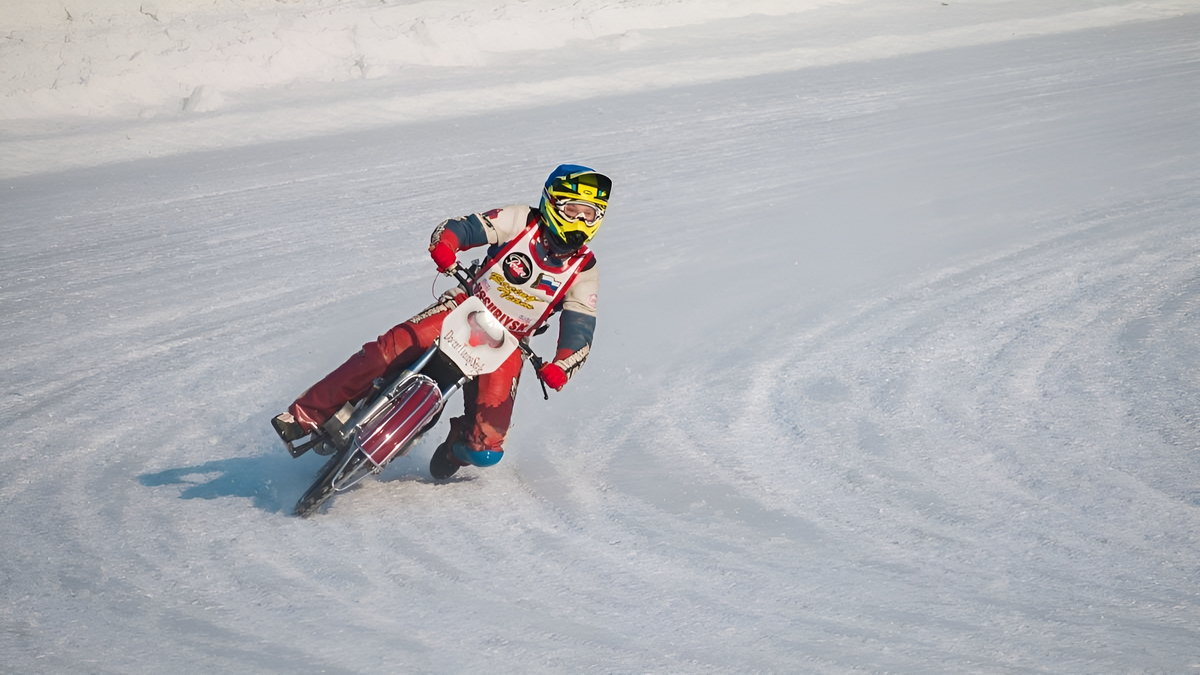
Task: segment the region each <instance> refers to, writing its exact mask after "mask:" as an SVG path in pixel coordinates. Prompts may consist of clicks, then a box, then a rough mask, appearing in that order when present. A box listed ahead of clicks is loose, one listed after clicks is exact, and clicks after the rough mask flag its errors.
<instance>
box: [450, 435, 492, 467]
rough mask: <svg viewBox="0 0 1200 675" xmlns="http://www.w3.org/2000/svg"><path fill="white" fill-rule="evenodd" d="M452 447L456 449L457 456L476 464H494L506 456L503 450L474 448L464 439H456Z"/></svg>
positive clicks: (455, 454) (468, 462)
mask: <svg viewBox="0 0 1200 675" xmlns="http://www.w3.org/2000/svg"><path fill="white" fill-rule="evenodd" d="M451 447H452V448H453V450H454V456H455V457H457V458H459V459H460V460H461V461H464V462H466V463H467V464H474V465H475V466H494V465H495V464H496V462H499V461H500V459H501V458H502V457H504V451H503V450H472V449H470V448H468V447H467V444H466V443H463V442H462V441H455V443H454V445H453V446H451Z"/></svg>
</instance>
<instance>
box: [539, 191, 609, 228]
mask: <svg viewBox="0 0 1200 675" xmlns="http://www.w3.org/2000/svg"><path fill="white" fill-rule="evenodd" d="M550 203H551V204H553V205H554V211H555V212H556V213H558V215H559V216H560V217H561V218H562V219H563V221H564V222H568V223H570V222H573V221H576V220H578V221H580V222H583V223H587V224H588V225H595V224H596V223H597V222H599V221H600V219H601V218H603V217H604V209H602V208H600V206H598V205H596V204H594V203H593V202H588V201H584V200H582V199H556V198H554V197H551V198H550Z"/></svg>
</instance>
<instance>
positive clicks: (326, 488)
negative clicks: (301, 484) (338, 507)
mask: <svg viewBox="0 0 1200 675" xmlns="http://www.w3.org/2000/svg"><path fill="white" fill-rule="evenodd" d="M374 469H375V465H374V464H372V463H371V462H370V461H368V460H367V456H366V455H364V454H363V452H362V450H359V449H357V448H355V447H354V445H353V444H352V445H351V446H350V447H348V448H345V449H342V450H339V451H338V452H336V453H334V455H333V456H332V457H330V458H329V461H328V462H326V463H325V466H323V467H322V468H321V472H320V473H319V474H317V480H316V481H314V482H313V484H312V487H310V488H308V491H307V492H305V493H304V496H303V497H301V498H300V501H298V502H296V509H295V514H296V515H297V516H300V517H301V518H307V517H308V516H311V515H312V514H314V513H316V512H317V510H318V509H320V508H321V505H322V504H324V503H325V502H326V501H328V500H329V498H330V497H332V496H333V495H334V494H335V493H337V492H340V491H342V490H346V489H348V488H350V487H351V486H353V485H354V484H355V483H357V482H359V481H360V480H362V479H363V478H366V477H367V474H369V473H371V471H373V470H374Z"/></svg>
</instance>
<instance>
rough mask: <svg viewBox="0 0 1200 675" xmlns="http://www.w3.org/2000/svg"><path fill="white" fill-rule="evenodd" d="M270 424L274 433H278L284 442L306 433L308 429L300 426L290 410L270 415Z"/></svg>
mask: <svg viewBox="0 0 1200 675" xmlns="http://www.w3.org/2000/svg"><path fill="white" fill-rule="evenodd" d="M271 426H273V427H275V433H277V434H279V438H281V439H283V442H284V443H291V442H292V441H295V440H299V439H301V438H304V437H305V436H307V435H308V431H307V430H306V429H305V428H304V427H302V426H300V423H299V422H297V421H296V418H295V417H292V414H291V413H290V412H282V413H279V414H278V415H276V416H275V417H272V418H271Z"/></svg>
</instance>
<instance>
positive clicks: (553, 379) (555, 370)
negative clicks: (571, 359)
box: [538, 363, 567, 391]
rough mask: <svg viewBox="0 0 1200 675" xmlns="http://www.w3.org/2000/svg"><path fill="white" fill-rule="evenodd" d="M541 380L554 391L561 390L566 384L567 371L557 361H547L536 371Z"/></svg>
mask: <svg viewBox="0 0 1200 675" xmlns="http://www.w3.org/2000/svg"><path fill="white" fill-rule="evenodd" d="M538 375H540V376H541V378H542V382H545V383H546V386H548V387H551V388H553V389H554V391H562V388H563V387H565V386H566V385H567V373H566V372H565V371H564V370H563V369H562V368H561V367H560V366H559V365H558V364H557V363H547V364H546V365H544V366H542V369H541V370H539V371H538Z"/></svg>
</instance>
